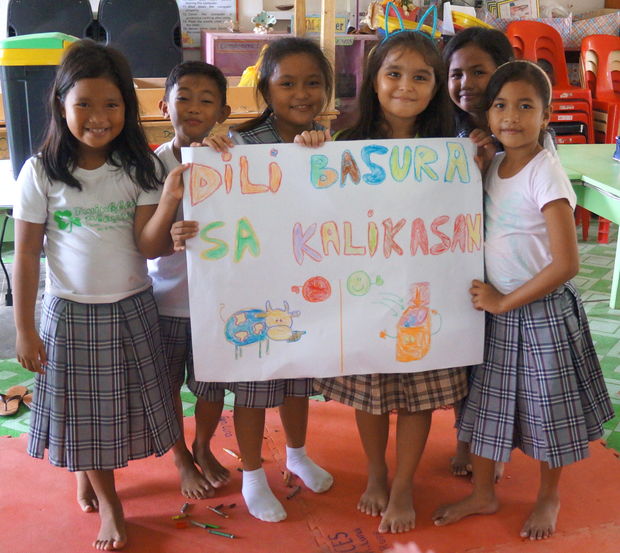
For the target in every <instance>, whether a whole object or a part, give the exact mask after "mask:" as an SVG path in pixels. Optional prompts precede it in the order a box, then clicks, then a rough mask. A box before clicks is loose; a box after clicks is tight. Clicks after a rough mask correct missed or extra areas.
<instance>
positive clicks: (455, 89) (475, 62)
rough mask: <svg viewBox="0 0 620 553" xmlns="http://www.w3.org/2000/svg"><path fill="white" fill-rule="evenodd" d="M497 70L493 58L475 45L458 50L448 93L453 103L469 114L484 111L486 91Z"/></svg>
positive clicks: (453, 60)
mask: <svg viewBox="0 0 620 553" xmlns="http://www.w3.org/2000/svg"><path fill="white" fill-rule="evenodd" d="M496 68H497V66H496V65H495V62H494V61H493V58H492V57H491V56H490V55H489V54H488V53H487V52H485V51H484V50H482V49H481V48H479V47H478V46H476V45H474V44H468V45H467V46H464V47H463V48H459V49H458V50H456V51H455V52H454V54H452V58H451V59H450V68H449V72H448V92H449V93H450V98H451V99H452V101H453V102H454V103H455V104H456V105H457V106H458V107H460V108H461V109H462V110H463V111H465V112H467V113H470V114H476V113H478V112H480V111H482V110H483V109H484V105H483V104H484V98H485V91H486V88H487V85H488V84H489V79H490V78H491V75H492V74H493V72H494V71H495V69H496Z"/></svg>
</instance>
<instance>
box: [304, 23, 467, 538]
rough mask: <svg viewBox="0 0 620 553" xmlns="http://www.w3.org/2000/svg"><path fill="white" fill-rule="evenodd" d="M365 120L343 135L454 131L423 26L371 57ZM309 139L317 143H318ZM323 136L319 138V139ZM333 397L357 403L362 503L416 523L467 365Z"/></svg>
mask: <svg viewBox="0 0 620 553" xmlns="http://www.w3.org/2000/svg"><path fill="white" fill-rule="evenodd" d="M359 114H360V117H359V120H358V121H357V123H356V124H355V125H354V126H353V127H352V128H350V129H348V130H346V131H343V132H342V133H340V135H339V136H338V138H339V139H340V138H341V139H345V140H351V139H353V140H355V139H358V140H363V139H369V138H427V137H441V136H452V133H453V120H452V117H451V116H449V115H448V116H447V115H446V114H451V108H450V99H449V97H448V91H447V85H446V76H445V70H444V65H443V62H442V59H441V56H440V54H439V52H438V51H437V49H436V48H435V45H434V44H433V42H432V41H431V40H430V39H429V38H428V37H427V36H426V35H424V34H422V33H419V32H410V31H404V32H397V33H394V34H392V35H390V36H389V37H388V38H386V39H385V40H384V41H383V42H382V43H381V44H380V45H379V46H377V47H376V48H375V49H374V50H373V51H372V52H371V54H370V55H369V57H368V60H367V67H366V72H365V76H364V81H363V83H362V88H361V92H360V104H359ZM311 138H316V137H306V140H305V141H304V142H305V143H306V144H308V145H311V144H312V143H313V141H312V140H311ZM314 142H316V141H314ZM315 386H316V387H317V390H318V391H320V392H321V393H323V395H325V396H326V397H327V398H330V399H334V400H336V401H340V402H342V403H345V404H347V405H350V406H352V407H354V408H355V409H356V421H357V427H358V430H359V434H360V437H361V440H362V445H363V447H364V451H365V453H366V456H367V458H368V483H367V486H366V490H365V492H364V493H363V494H362V497H361V498H360V500H359V502H358V504H357V508H358V509H359V510H360V511H362V512H363V513H366V514H369V515H372V516H378V515H380V516H381V517H382V519H381V523H380V524H379V532H392V533H397V532H407V531H409V530H411V529H412V528H413V527H414V526H415V511H414V508H413V476H414V474H415V471H416V468H417V466H418V462H419V461H420V458H421V456H422V452H423V451H424V446H425V444H426V439H427V437H428V432H429V429H430V424H431V418H432V412H433V410H434V409H437V408H439V407H442V406H445V405H452V404H454V403H455V402H457V401H459V400H460V399H461V398H463V397H464V396H465V394H466V393H467V374H466V371H465V369H464V368H461V367H458V368H451V369H440V370H432V371H426V372H417V373H398V374H369V375H356V376H344V377H338V378H326V379H319V380H317V381H316V383H315ZM393 410H396V411H397V412H398V422H397V430H396V444H397V445H396V448H397V453H396V457H397V467H396V474H395V475H394V479H393V482H392V487H391V489H390V487H389V486H388V474H387V473H388V468H387V464H386V459H385V450H386V446H387V439H388V432H389V415H390V412H391V411H393Z"/></svg>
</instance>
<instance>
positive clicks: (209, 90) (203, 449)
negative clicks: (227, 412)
mask: <svg viewBox="0 0 620 553" xmlns="http://www.w3.org/2000/svg"><path fill="white" fill-rule="evenodd" d="M226 84H227V83H226V77H225V76H224V75H223V73H222V72H221V71H220V70H219V69H218V68H217V67H215V66H213V65H210V64H208V63H204V62H199V61H190V62H184V63H181V64H179V65H177V66H176V67H174V68H173V69H172V71H171V72H170V75H169V76H168V78H167V79H166V91H165V93H164V98H163V100H162V101H161V102H160V109H161V111H162V113H163V115H164V116H165V117H166V118H169V119H170V121H171V122H172V126H173V128H174V132H175V136H174V138H173V139H172V140H171V141H170V142H167V143H165V144H162V145H161V146H160V147H159V148H158V149H157V150H156V152H155V153H156V154H157V155H158V156H159V158H160V159H161V160H162V162H163V163H164V165H165V166H166V169H167V170H168V171H171V170H172V169H174V167H176V166H177V165H179V164H180V163H181V148H182V147H186V146H190V144H191V143H192V142H202V139H203V138H205V137H206V136H207V135H208V134H209V133H210V132H211V129H212V128H213V127H214V126H215V125H216V123H222V122H223V121H224V120H225V119H226V118H227V117H228V115H229V114H230V107H229V106H227V105H226ZM177 220H183V206H182V205H180V206H179V210H178V213H177ZM149 274H150V276H151V278H152V279H153V291H154V294H155V300H156V302H157V307H158V309H159V313H160V320H161V330H162V341H163V343H164V350H165V353H166V360H167V362H168V365H169V367H170V378H171V381H172V385H173V393H174V394H175V401H176V406H177V412H178V416H179V419H180V420H179V422H180V427H181V430H182V429H183V410H182V406H181V395H180V389H181V386H182V385H183V382H184V380H185V375H186V370H187V385H188V387H189V389H190V390H191V391H192V393H193V394H194V395H195V396H196V398H197V401H196V412H195V418H196V438H195V440H194V443H193V444H192V451H191V452H190V450H189V449H188V448H187V445H186V443H185V437H184V435H183V432H182V433H181V437H180V438H179V440H178V441H177V442H176V443H175V445H174V447H173V448H172V451H173V454H174V461H175V465H176V466H177V469H178V470H179V476H180V479H181V493H182V494H183V495H184V496H185V497H187V498H188V499H203V498H206V497H210V496H212V495H213V493H214V488H219V487H221V486H223V485H224V484H226V483H227V482H228V480H229V477H230V474H229V472H228V470H227V469H226V468H224V467H223V466H222V465H221V464H220V463H219V462H218V461H217V459H216V458H215V457H214V455H213V453H212V452H211V448H210V441H211V437H212V436H213V433H214V431H215V429H216V428H217V424H218V421H219V419H220V416H221V413H222V408H223V406H224V392H225V385H224V384H223V383H208V382H197V381H196V380H195V378H194V370H193V369H194V366H193V357H192V343H191V330H190V318H189V294H188V284H187V266H186V261H185V252H184V251H181V252H175V253H173V254H172V255H169V256H166V257H160V258H159V259H155V260H153V261H149ZM198 467H199V468H200V470H199V469H198Z"/></svg>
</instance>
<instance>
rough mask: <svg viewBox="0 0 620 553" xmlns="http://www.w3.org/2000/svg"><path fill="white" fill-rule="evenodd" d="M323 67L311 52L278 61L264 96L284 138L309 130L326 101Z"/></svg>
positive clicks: (285, 139) (290, 138)
mask: <svg viewBox="0 0 620 553" xmlns="http://www.w3.org/2000/svg"><path fill="white" fill-rule="evenodd" d="M325 89H326V83H325V78H324V76H323V73H322V72H321V68H320V66H319V64H318V63H317V62H316V60H315V59H314V58H313V57H312V56H311V55H308V54H291V55H288V56H285V57H283V58H282V59H281V60H280V62H279V63H278V64H277V66H276V68H275V70H274V72H273V74H272V75H271V78H270V79H269V83H268V92H267V94H266V97H265V100H266V101H267V103H268V104H269V105H270V106H271V109H272V111H273V113H274V115H275V119H276V128H277V129H278V132H279V133H280V136H281V137H282V140H284V141H285V142H292V141H293V138H294V137H295V135H297V134H299V133H301V132H303V131H306V130H310V129H311V128H312V123H313V121H314V119H315V118H316V116H317V115H318V114H319V113H320V112H321V110H322V109H323V106H324V105H325V102H326V101H327V97H326V93H325Z"/></svg>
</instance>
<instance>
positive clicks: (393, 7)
mask: <svg viewBox="0 0 620 553" xmlns="http://www.w3.org/2000/svg"><path fill="white" fill-rule="evenodd" d="M390 10H392V11H393V12H394V14H395V15H396V18H397V19H398V24H399V25H400V29H396V30H395V31H394V32H392V33H390V24H389V15H390ZM429 15H432V17H433V26H432V28H431V32H430V33H428V32H427V31H426V30H425V29H424V27H428V25H425V24H424V21H425V20H426V18H427V17H428V16H429ZM405 31H406V32H409V33H421V34H423V35H426V36H428V37H430V38H431V39H434V38H435V33H436V32H437V6H435V5H434V4H433V5H432V6H429V7H428V8H427V10H426V11H425V12H424V15H423V16H422V18H421V19H420V20H419V21H418V24H417V25H416V28H415V29H407V28H405V23H404V21H403V18H402V16H401V15H400V12H399V11H398V8H397V7H396V5H395V4H394V3H393V2H388V3H387V5H386V6H385V38H384V39H383V41H382V42H385V41H386V40H388V39H389V38H390V37H392V36H394V35H396V34H398V33H402V32H405Z"/></svg>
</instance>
